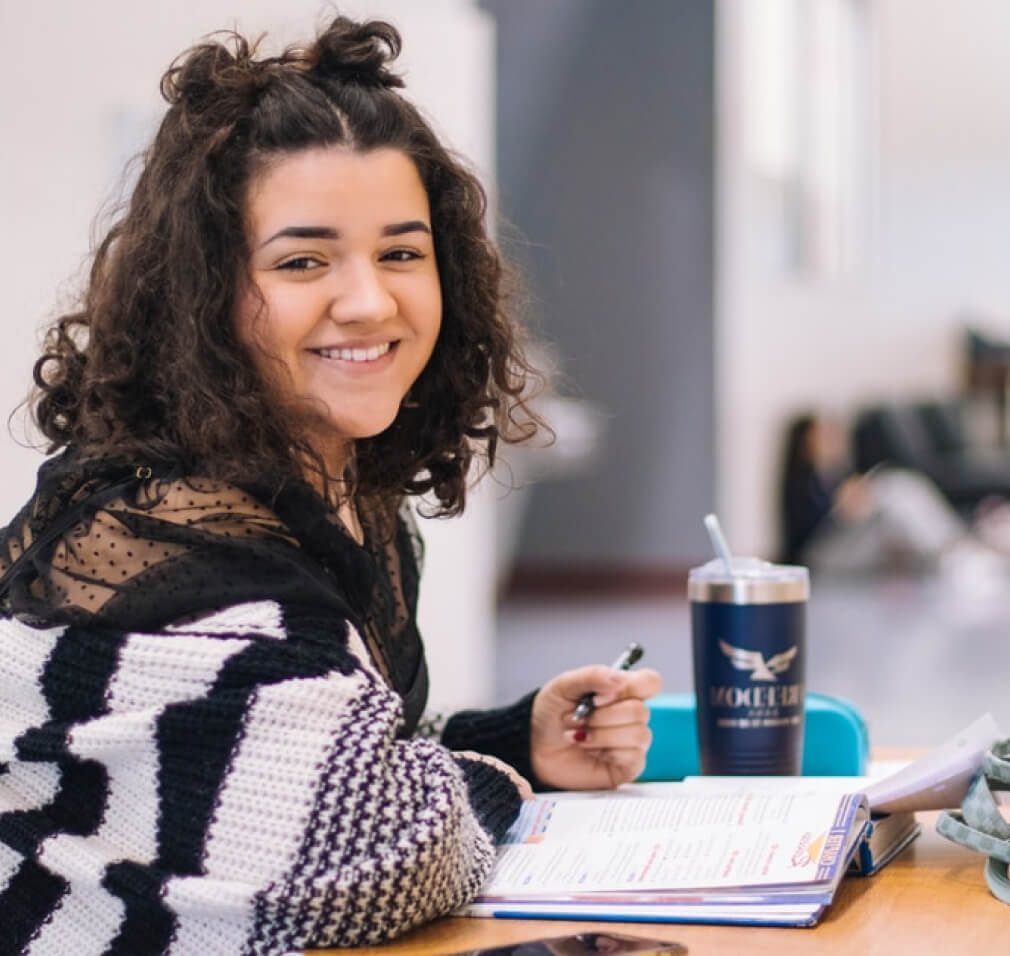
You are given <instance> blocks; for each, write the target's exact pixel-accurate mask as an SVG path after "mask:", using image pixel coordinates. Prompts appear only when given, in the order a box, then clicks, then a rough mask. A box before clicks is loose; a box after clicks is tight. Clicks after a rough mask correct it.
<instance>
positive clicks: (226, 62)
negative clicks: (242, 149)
mask: <svg viewBox="0 0 1010 956" xmlns="http://www.w3.org/2000/svg"><path fill="white" fill-rule="evenodd" d="M215 36H217V37H220V38H221V39H220V41H218V40H213V39H211V40H207V41H206V42H204V43H201V44H198V45H197V46H195V47H193V48H192V49H190V50H188V51H186V52H185V53H183V54H181V55H180V56H178V57H177V58H176V59H175V61H174V62H173V63H172V65H171V66H170V67H169V68H168V70H167V72H166V73H165V75H164V76H163V77H162V78H161V95H162V96H163V97H164V98H165V99H166V100H167V101H168V102H169V103H171V104H175V103H179V102H180V101H182V102H185V103H187V104H189V105H192V106H202V105H205V104H207V103H208V102H211V101H212V100H213V99H214V98H215V97H220V96H221V95H222V94H224V95H227V94H229V93H232V94H235V93H238V94H244V93H248V92H249V91H250V90H252V89H255V87H256V86H257V71H256V69H255V62H254V60H253V54H254V52H255V48H254V47H251V46H250V45H249V43H248V42H247V41H246V40H245V38H244V37H241V36H239V35H238V34H237V33H234V32H231V31H221V32H220V33H218V34H215Z"/></svg>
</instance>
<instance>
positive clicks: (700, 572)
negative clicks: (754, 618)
mask: <svg viewBox="0 0 1010 956" xmlns="http://www.w3.org/2000/svg"><path fill="white" fill-rule="evenodd" d="M809 596H810V577H809V575H808V574H807V569H806V568H804V567H800V566H799V565H793V564H772V563H771V561H762V560H761V559H760V558H734V559H733V574H732V575H730V574H729V573H728V572H727V570H726V565H725V564H723V562H722V561H721V560H720V559H718V558H716V559H715V560H712V561H709V562H708V563H707V564H703V565H702V566H701V567H700V568H692V569H691V571H690V573H689V574H688V577H687V598H688V600H689V601H714V602H716V603H718V604H791V603H795V602H798V601H805V600H807V598H808V597H809Z"/></svg>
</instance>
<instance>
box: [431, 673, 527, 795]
mask: <svg viewBox="0 0 1010 956" xmlns="http://www.w3.org/2000/svg"><path fill="white" fill-rule="evenodd" d="M536 696H537V693H536V691H532V692H531V693H529V694H527V695H526V696H525V697H523V698H521V699H520V700H518V701H516V703H514V704H510V705H509V706H507V707H499V708H497V709H494V710H464V711H460V712H459V713H458V714H453V715H452V717H450V718H449V719H448V721H446V725H445V728H444V729H443V730H442V743H443V744H444V745H445V746H446V747H448V748H449V749H450V750H476V751H477V752H478V753H483V754H488V755H490V756H492V757H497V758H498V759H499V760H504V761H505V763H507V764H509V765H510V766H512V767H514V768H515V769H516V770H517V771H518V772H519V773H520V774H522V775H523V776H524V777H525V778H526V779H527V780H529V782H530V785H531V786H532V787H533V789H534V790H542V789H546V788H545V787H544V785H542V784H541V782H540V781H539V780H538V779H537V776H536V774H535V773H534V772H533V763H532V761H531V760H530V718H531V716H532V713H533V700H534V698H535V697H536Z"/></svg>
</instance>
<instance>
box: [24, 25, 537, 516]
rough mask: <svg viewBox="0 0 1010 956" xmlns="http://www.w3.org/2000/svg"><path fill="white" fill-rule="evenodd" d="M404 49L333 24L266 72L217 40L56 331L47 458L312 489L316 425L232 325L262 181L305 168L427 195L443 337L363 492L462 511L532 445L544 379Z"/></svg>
mask: <svg viewBox="0 0 1010 956" xmlns="http://www.w3.org/2000/svg"><path fill="white" fill-rule="evenodd" d="M399 51H400V36H399V34H398V33H397V31H396V30H395V29H394V28H393V27H392V26H390V25H389V24H388V23H383V22H380V21H371V22H365V23H355V22H353V21H351V20H348V19H346V18H343V17H338V18H337V19H335V20H334V21H333V22H332V23H331V24H330V25H329V27H328V28H327V29H326V30H324V31H323V32H322V33H321V34H320V35H319V36H318V37H317V38H316V41H315V42H314V43H313V44H312V45H311V46H309V47H290V48H288V49H287V50H286V51H284V52H283V53H282V54H281V55H279V56H274V57H257V50H256V45H255V44H252V45H250V44H249V43H248V42H247V41H246V40H245V39H244V38H243V37H241V36H239V35H237V34H227V35H225V36H223V37H214V38H211V39H210V40H208V41H207V42H204V43H202V44H200V45H198V46H196V47H194V48H193V49H192V50H190V51H189V52H187V53H185V54H184V55H183V56H182V57H180V58H179V59H178V60H177V61H176V62H175V63H174V64H173V65H172V66H171V67H170V68H169V70H168V71H167V73H166V74H165V75H164V77H163V78H162V83H161V90H162V93H163V95H164V97H165V99H166V100H167V101H168V103H169V108H168V111H167V113H166V115H165V117H164V119H163V120H162V123H161V126H160V128H159V130H158V132H157V134H156V136H155V139H154V142H153V143H152V145H151V146H150V147H149V148H148V150H147V151H146V153H145V154H144V157H143V166H142V169H141V173H140V176H139V179H138V181H137V185H136V187H135V188H134V190H133V193H132V196H131V198H130V201H129V203H128V205H127V207H126V209H125V211H124V213H123V214H122V216H121V217H120V218H119V219H118V220H117V221H116V222H115V223H114V224H113V225H112V227H111V228H110V229H109V231H108V233H107V234H106V235H105V238H104V239H103V240H102V242H101V243H100V244H99V246H98V248H97V249H96V251H95V256H94V261H93V263H92V267H91V271H90V276H89V281H88V285H87V288H86V290H85V292H84V295H83V301H82V304H81V308H80V309H79V310H78V311H75V312H73V313H71V314H68V315H64V316H62V317H60V318H59V319H58V320H57V321H56V322H55V323H54V324H53V326H52V327H51V328H50V330H49V333H48V335H47V338H46V344H45V348H44V352H43V355H42V357H41V358H40V359H39V360H38V362H37V363H36V365H35V383H36V386H37V389H36V393H35V395H34V396H33V410H34V415H35V420H36V422H37V424H38V425H39V427H40V429H41V431H42V433H43V434H44V435H45V436H46V438H47V439H48V440H49V443H50V449H49V450H50V451H55V450H57V449H59V448H61V447H64V446H74V447H76V448H78V449H80V450H81V452H83V453H84V454H86V455H103V454H115V455H117V456H126V457H128V458H130V459H132V460H136V461H137V462H138V464H150V463H155V462H161V461H168V462H172V463H175V464H179V465H181V466H182V467H184V468H186V469H188V470H189V471H190V473H192V474H203V475H208V476H210V477H218V478H223V479H226V480H239V479H248V478H249V477H250V476H262V475H269V474H279V475H284V474H287V475H292V474H297V475H305V473H306V470H308V471H314V472H315V473H316V474H317V475H318V476H319V477H320V478H321V479H322V481H323V483H324V486H325V485H328V483H329V482H331V481H333V480H334V479H343V478H346V476H341V475H330V474H328V473H327V471H326V465H325V463H324V461H323V460H322V458H321V457H320V455H318V454H317V452H316V451H315V450H314V448H313V447H312V443H311V441H310V434H311V427H310V420H311V418H312V415H311V414H310V412H309V411H307V410H306V409H305V408H304V407H299V405H298V403H292V402H286V403H285V402H283V401H281V400H280V399H279V397H278V396H277V395H276V394H274V393H273V391H272V390H271V386H269V385H268V383H266V382H265V381H263V379H262V376H261V375H260V374H259V373H258V372H257V364H256V362H255V361H254V357H253V356H252V354H251V351H250V347H248V346H246V345H244V344H243V343H242V342H241V341H240V339H239V336H238V333H237V329H236V323H235V321H234V317H235V312H236V304H237V302H238V301H239V299H240V294H241V289H242V286H241V283H242V278H243V277H244V276H247V275H248V268H249V266H248V263H249V249H248V247H247V238H246V235H245V216H244V204H245V198H246V194H247V190H248V186H249V183H250V180H251V179H252V178H253V177H254V176H256V175H257V173H259V172H260V171H261V170H263V169H265V168H266V167H267V166H268V165H269V163H270V162H271V161H272V160H276V159H277V158H278V157H279V156H283V155H284V154H291V153H294V152H297V151H299V150H303V149H308V148H313V147H326V146H344V147H347V148H349V149H353V150H357V151H362V152H365V151H369V150H373V149H378V148H383V147H386V148H393V149H398V150H402V151H403V152H404V153H405V154H406V155H407V156H409V157H410V159H411V160H412V161H413V163H414V164H415V166H416V168H417V170H418V173H419V175H420V178H421V181H422V183H423V184H424V187H425V189H426V191H427V194H428V201H429V205H430V210H431V218H432V232H433V235H434V242H435V252H436V258H437V262H438V271H439V279H440V282H441V287H442V301H443V313H442V324H441V330H440V333H439V338H438V341H437V344H436V346H435V351H434V354H433V355H432V357H431V359H430V361H429V363H428V365H427V367H426V368H425V369H424V371H423V372H422V374H421V376H420V378H419V379H418V381H417V382H416V384H415V385H414V387H413V389H412V391H411V395H410V401H409V402H405V403H404V405H403V407H402V408H401V410H400V412H399V414H398V416H397V419H396V420H395V421H394V423H393V424H392V425H391V426H390V427H389V428H388V429H387V430H386V431H384V432H383V433H382V434H380V435H377V436H375V437H373V438H367V439H361V440H358V441H356V442H355V455H354V475H353V480H354V486H355V488H356V490H357V492H358V493H359V494H361V495H363V496H367V497H369V498H371V499H373V500H377V501H386V502H389V501H392V500H395V499H397V498H398V497H399V496H400V495H401V494H404V493H412V494H413V493H425V492H429V491H430V492H432V493H433V494H434V496H435V497H436V498H437V499H438V501H439V503H440V506H441V512H442V513H444V514H454V513H458V512H459V511H461V510H462V509H463V506H464V503H465V496H466V481H467V473H468V470H469V466H470V464H471V461H472V459H473V457H474V454H475V453H478V454H483V455H484V456H485V457H486V458H487V460H488V461H489V462H491V463H493V461H494V456H495V449H496V445H497V442H498V440H499V439H502V440H505V441H523V440H527V439H528V438H530V437H532V435H533V434H534V433H535V432H536V430H537V427H538V425H540V424H541V423H540V422H539V419H538V418H537V417H536V415H535V414H534V413H532V412H531V411H530V410H529V408H528V407H527V404H526V399H527V398H528V397H529V395H530V391H531V384H533V383H535V382H537V381H538V375H537V373H536V372H534V371H533V369H532V368H531V366H530V365H529V363H528V361H527V360H526V358H525V356H524V353H523V349H522V344H521V335H520V332H519V329H518V326H517V325H516V323H515V322H514V320H513V318H512V317H511V316H510V314H509V312H508V311H507V307H508V302H507V298H508V297H507V296H506V294H505V289H504V285H505V282H506V280H507V278H508V275H509V274H508V273H507V271H506V270H505V269H504V267H503V264H502V262H501V260H500V258H499V255H498V252H497V250H496V248H495V247H494V245H493V243H492V242H491V241H490V239H489V238H488V235H487V231H486V227H485V212H486V205H487V203H486V197H485V194H484V191H483V189H482V187H481V185H480V183H479V181H478V180H477V179H476V177H475V176H474V175H473V174H472V173H471V172H470V171H468V170H467V169H466V168H465V167H464V165H463V164H462V163H461V162H460V161H459V160H458V159H456V158H455V157H454V156H453V155H451V154H450V153H449V151H447V150H446V149H445V148H444V147H443V146H442V145H441V143H440V142H439V141H438V138H437V137H436V136H435V134H434V132H433V131H432V129H431V128H430V126H429V125H428V123H427V122H426V121H425V120H424V119H423V117H422V116H421V115H420V113H419V112H418V111H417V110H416V109H415V108H414V107H413V106H412V105H411V104H410V103H409V102H407V101H406V100H405V99H403V97H402V96H401V95H400V94H399V93H398V92H397V90H398V89H399V88H400V87H402V86H403V82H402V80H401V79H400V78H399V77H398V76H397V75H396V74H395V73H393V72H392V71H391V70H390V63H391V61H392V60H393V59H395V57H396V56H397V54H398V53H399Z"/></svg>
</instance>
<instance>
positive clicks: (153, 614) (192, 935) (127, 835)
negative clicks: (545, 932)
mask: <svg viewBox="0 0 1010 956" xmlns="http://www.w3.org/2000/svg"><path fill="white" fill-rule="evenodd" d="M103 468H104V469H105V470H104V471H103V470H102V469H101V468H99V469H97V470H92V471H90V472H88V470H87V468H84V469H83V471H82V468H81V466H79V465H77V464H75V463H74V462H69V463H68V462H63V463H61V464H60V466H59V467H58V468H57V469H55V471H54V472H53V473H51V474H49V475H45V474H44V475H43V479H42V481H41V482H40V490H39V492H37V494H36V496H35V498H34V499H33V501H32V502H30V504H29V506H28V507H27V508H26V509H25V510H23V511H22V512H21V514H20V515H19V516H18V518H17V519H15V521H14V522H12V524H11V526H10V527H9V528H8V529H6V532H5V534H4V538H3V549H4V555H5V556H4V557H3V559H2V560H0V570H2V571H5V572H10V573H9V574H7V581H6V598H5V605H6V606H5V611H6V616H5V617H3V618H2V619H0V646H2V648H3V653H2V654H0V927H2V932H0V954H7V953H10V954H14V953H30V954H58V953H59V954H62V953H68V954H69V953H73V954H74V956H87V954H90V953H95V954H98V953H110V954H124V956H125V954H129V956H143V954H148V953H151V954H154V953H170V954H178V956H182V954H194V956H196V954H199V956H206V954H211V953H213V954H218V953H221V954H225V953H227V954H232V953H234V954H239V953H249V954H253V953H257V954H280V953H287V952H290V951H292V950H298V949H303V948H306V947H311V946H348V945H356V944H365V943H376V942H380V941H382V940H385V939H388V938H390V937H392V936H394V935H397V934H399V933H401V932H403V931H405V930H406V929H408V928H410V927H412V926H415V925H417V924H419V923H422V922H424V921H426V920H430V919H432V918H434V917H436V916H438V915H441V914H444V913H447V912H450V911H451V910H453V909H454V908H455V907H457V906H459V905H461V904H462V903H464V902H466V901H467V900H468V899H469V898H471V897H472V896H473V895H475V894H476V892H477V890H478V889H479V887H480V886H481V884H482V882H483V881H484V880H485V879H486V877H487V875H488V873H489V871H490V867H491V864H492V862H493V858H494V849H493V845H494V840H495V838H496V837H497V836H499V835H500V834H501V833H502V832H503V831H504V829H505V828H507V826H508V825H509V824H510V823H511V822H512V820H513V819H514V817H515V815H516V813H517V812H518V806H519V798H518V794H517V792H516V790H515V787H514V785H513V784H512V783H511V781H510V780H509V778H508V777H507V776H506V775H504V774H502V773H500V772H499V771H498V770H497V769H495V768H492V767H490V766H488V765H487V764H484V763H482V762H479V761H473V760H469V759H466V758H463V757H460V756H457V755H454V754H453V753H452V752H451V751H450V750H449V749H447V747H446V746H444V745H443V744H440V743H438V742H436V741H434V740H431V739H424V738H421V737H418V736H416V735H413V734H412V733H411V730H412V724H414V723H416V722H417V715H416V714H415V715H414V716H413V718H411V720H409V721H408V720H407V719H406V717H405V701H411V700H412V703H411V706H410V707H409V708H408V709H413V710H416V704H417V700H416V698H417V696H418V695H417V691H416V687H417V684H418V683H419V682H420V683H421V684H423V685H424V686H425V687H426V680H425V679H424V676H423V654H422V652H421V651H420V639H419V637H418V636H417V633H416V628H414V627H413V599H414V597H415V596H416V595H413V594H411V593H409V592H411V590H412V589H411V587H410V583H409V582H410V578H411V568H412V566H413V564H412V562H413V560H414V559H413V558H412V556H411V554H410V553H409V552H410V551H411V548H410V547H409V544H407V547H406V548H405V547H404V545H405V544H406V543H408V542H409V540H410V536H409V534H407V533H406V532H405V529H404V528H403V526H402V523H398V529H397V534H396V535H395V536H394V537H393V539H391V541H390V542H387V545H383V546H380V547H378V549H377V552H381V551H383V550H387V551H388V552H389V553H390V554H391V555H393V556H394V557H395V559H396V562H397V569H398V571H399V574H398V576H397V580H396V581H393V582H392V584H391V582H390V581H389V580H385V582H383V580H382V579H383V578H388V576H389V575H388V574H387V573H386V572H388V570H389V568H388V566H387V567H383V564H384V562H382V561H375V560H371V561H364V559H363V558H362V555H361V554H360V553H358V552H355V551H354V550H353V549H354V548H355V547H356V545H354V543H353V542H352V541H351V540H350V539H349V537H347V536H346V535H343V534H341V532H340V530H339V528H337V527H336V526H335V525H334V523H333V521H332V520H329V521H328V523H327V521H325V520H324V525H325V526H326V527H325V528H324V529H320V526H319V521H320V520H322V519H323V516H324V512H326V511H327V510H328V509H326V508H325V505H323V504H322V502H321V501H320V500H319V499H318V498H316V497H315V496H314V495H312V494H311V493H310V492H308V491H306V489H304V488H302V489H298V490H297V491H296V493H295V500H294V502H292V501H291V500H290V499H289V500H284V496H280V497H278V496H276V495H274V496H273V497H272V499H271V500H270V502H269V506H268V504H267V503H265V502H264V500H263V499H261V498H257V497H256V494H255V490H253V491H250V490H249V489H235V488H229V487H227V486H221V485H219V484H216V483H212V482H201V481H196V480H188V479H186V480H181V481H180V480H175V479H172V480H170V479H163V480H160V481H159V480H158V479H157V477H156V478H155V479H152V480H150V481H146V482H145V481H137V482H136V483H135V484H133V485H131V484H130V482H129V481H127V482H126V484H125V486H124V487H119V489H118V490H117V485H116V483H115V482H114V481H112V477H111V475H110V468H111V470H112V471H115V468H114V467H112V466H103ZM82 481H83V484H82ZM96 487H98V488H101V489H102V491H103V492H104V499H103V500H102V501H101V503H100V505H99V506H98V507H96V508H93V509H88V508H87V507H85V508H84V510H83V511H82V512H81V515H80V516H79V517H80V520H79V521H76V522H74V523H72V525H71V527H70V528H69V529H67V530H65V531H64V532H62V533H57V534H52V533H50V534H49V535H48V539H47V533H46V529H49V531H50V532H52V530H53V529H54V527H55V525H54V519H55V517H58V516H60V515H64V514H66V513H67V511H68V508H71V507H75V508H76V507H79V505H80V503H81V502H85V503H87V502H88V501H92V502H94V501H96V500H98V499H96V497H95V489H96ZM106 489H108V490H106ZM110 495H111V497H110ZM180 496H181V497H180ZM98 497H99V498H101V495H99V496H98ZM313 499H315V500H313ZM194 509H195V510H194ZM184 514H185V515H186V517H183V515H184ZM282 515H283V516H284V517H283V518H282V517H281V516H282ZM295 516H297V517H295ZM141 519H143V520H141ZM306 523H307V524H306ZM306 528H312V529H315V530H314V531H311V532H309V531H306ZM226 532H227V533H226ZM245 532H249V533H248V534H247V533H245ZM303 532H305V533H303ZM320 541H323V542H325V548H324V549H323V550H325V549H326V548H328V549H329V551H330V552H332V553H323V550H321V549H320V547H319V542H320ZM33 544H35V545H37V546H38V547H35V548H33V547H32V545H33ZM360 550H361V549H359V551H360ZM26 552H27V555H26V557H25V558H24V559H23V560H21V561H18V560H17V559H18V558H19V557H20V556H22V555H25V553H26ZM377 552H373V557H374V553H377ZM112 555H115V556H114V557H113V556H112ZM142 555H148V557H141V556H142ZM239 560H240V561H241V562H243V563H242V566H241V570H242V571H243V572H245V573H241V574H236V573H235V562H236V561H239ZM110 562H112V565H113V566H112V567H111V568H109V567H108V565H109V563H110ZM116 562H122V563H123V564H124V566H123V567H120V565H119V564H117V563H116ZM355 562H357V563H358V564H359V565H360V567H359V570H361V568H365V567H367V568H369V569H370V570H371V572H372V574H371V576H370V577H369V576H368V575H360V576H358V578H357V579H355V574H354V573H352V572H353V568H352V566H353V565H354V563H355ZM341 565H342V566H343V568H344V571H345V572H346V576H345V579H344V580H342V579H341V577H340V575H339V574H338V571H339V569H340V567H341ZM347 582H353V584H352V585H350V586H348V583H347ZM405 582H406V583H405ZM377 588H378V590H385V591H386V592H387V596H388V594H389V593H390V592H391V593H392V594H393V598H394V599H393V600H391V601H387V602H385V603H386V605H387V606H386V608H385V613H380V612H381V610H382V609H381V608H380V609H378V610H376V608H374V607H371V606H370V605H369V604H368V597H369V596H372V597H374V595H375V594H376V593H377ZM246 592H248V593H246ZM404 592H407V593H406V594H405V593H404ZM91 595H94V598H93V599H92V600H89V598H90V597H91ZM395 598H399V599H400V600H399V602H398V601H397V600H396V599H395ZM380 603H382V602H380ZM89 605H90V606H89ZM169 608H170V609H172V613H171V614H170V615H169V616H168V619H165V620H158V617H159V615H160V616H161V617H162V618H164V617H165V616H166V613H167V611H166V609H169ZM362 609H364V610H362ZM394 625H396V626H394ZM414 644H416V645H417V647H416V648H415V651H416V652H417V656H419V659H420V660H421V662H422V666H420V667H418V666H413V667H411V668H408V669H407V670H401V671H398V670H397V668H396V666H395V662H396V660H397V655H398V653H399V652H402V651H403V650H404V649H405V648H409V647H411V646H413V645H414ZM407 656H409V655H407ZM408 670H409V672H410V674H409V679H408V678H405V677H404V674H406V673H407V672H408ZM398 685H399V686H398ZM422 696H423V695H422ZM531 700H532V697H528V698H526V699H524V700H523V701H521V702H520V703H519V704H518V705H516V706H515V707H514V708H511V709H506V710H505V711H502V712H500V713H496V714H480V713H474V712H471V713H469V714H467V715H463V716H461V717H459V718H456V719H455V720H450V722H449V724H448V726H447V728H446V736H445V739H446V741H447V742H449V743H451V745H452V746H453V747H458V748H466V749H473V750H479V751H480V750H483V751H484V752H495V751H496V750H497V752H498V755H500V756H502V757H503V758H506V759H511V760H512V761H514V762H515V763H518V764H520V765H521V766H522V767H523V769H526V766H527V765H528V733H529V731H528V726H529V710H530V706H531ZM408 724H411V726H408ZM502 726H507V727H508V728H509V732H508V733H507V734H503V733H502V731H501V728H502ZM503 738H505V739H503ZM496 740H497V741H498V743H500V744H501V746H497V747H496V745H495V741H496Z"/></svg>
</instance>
